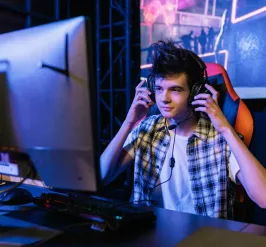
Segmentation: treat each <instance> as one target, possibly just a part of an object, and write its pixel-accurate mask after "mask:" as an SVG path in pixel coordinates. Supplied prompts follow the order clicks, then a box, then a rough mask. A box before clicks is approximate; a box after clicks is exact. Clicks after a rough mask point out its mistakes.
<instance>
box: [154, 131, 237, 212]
mask: <svg viewBox="0 0 266 247" xmlns="http://www.w3.org/2000/svg"><path fill="white" fill-rule="evenodd" d="M169 132H170V136H171V143H170V146H169V149H168V151H167V154H166V158H165V161H164V164H163V167H162V171H161V174H160V181H158V182H157V184H159V183H161V182H164V181H167V180H168V179H169V177H170V173H171V168H170V165H169V161H170V158H171V157H172V148H173V141H174V130H169ZM188 138H189V137H187V136H180V135H177V134H176V137H175V145H174V152H173V155H174V158H175V166H174V168H173V170H172V176H171V179H170V180H169V181H168V182H166V183H163V184H161V185H159V186H158V187H157V188H156V189H155V191H154V193H153V196H152V199H153V200H155V201H157V202H158V204H159V205H158V206H161V207H163V208H165V209H169V210H176V211H180V212H186V213H193V214H196V212H195V210H194V205H193V200H192V191H191V185H190V182H189V173H188V163H187V153H186V147H187V142H188ZM238 171H239V166H238V163H237V161H236V159H235V157H234V155H233V154H232V153H231V155H230V159H229V177H230V179H231V180H232V181H233V182H236V174H237V172H238Z"/></svg>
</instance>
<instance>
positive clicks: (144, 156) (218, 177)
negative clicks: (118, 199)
mask: <svg viewBox="0 0 266 247" xmlns="http://www.w3.org/2000/svg"><path fill="white" fill-rule="evenodd" d="M165 123H166V119H165V118H163V117H162V116H161V115H154V116H151V117H149V118H147V119H145V120H143V121H142V122H140V123H139V124H138V126H136V128H134V129H133V131H132V135H131V140H129V143H130V144H131V145H132V148H133V152H134V186H133V197H134V201H140V200H150V198H151V196H152V193H153V191H154V187H155V186H156V184H157V182H158V181H159V176H160V172H161V170H162V166H163V164H164V159H165V156H166V153H167V150H168V148H169V145H170V135H169V132H168V130H167V128H166V124H165ZM186 151H187V155H188V171H189V176H190V181H188V182H190V183H191V189H192V194H193V196H192V198H193V203H194V208H195V211H196V212H197V214H199V215H207V216H210V217H216V218H233V205H234V199H235V184H234V183H233V182H232V181H231V180H230V178H229V176H228V174H229V173H228V164H229V157H230V154H231V151H230V148H229V146H228V144H227V143H226V141H225V139H224V138H223V136H222V135H221V134H220V133H219V132H217V131H216V129H215V128H214V126H213V125H212V124H211V122H210V120H207V119H205V118H203V117H201V118H200V119H199V121H198V125H197V127H196V129H195V131H194V132H193V134H192V136H191V137H189V139H188V144H187V149H186Z"/></svg>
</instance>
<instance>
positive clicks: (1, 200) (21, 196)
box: [0, 188, 33, 205]
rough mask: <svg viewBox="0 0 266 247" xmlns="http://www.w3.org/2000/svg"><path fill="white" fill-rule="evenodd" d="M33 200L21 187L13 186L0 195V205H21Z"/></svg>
mask: <svg viewBox="0 0 266 247" xmlns="http://www.w3.org/2000/svg"><path fill="white" fill-rule="evenodd" d="M31 202H33V196H32V194H31V193H30V192H29V191H28V190H26V189H22V188H15V189H13V190H11V191H9V192H6V193H5V194H4V195H3V196H1V197H0V205H1V204H2V205H23V204H27V203H31Z"/></svg>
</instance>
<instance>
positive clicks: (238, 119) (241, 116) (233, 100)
mask: <svg viewBox="0 0 266 247" xmlns="http://www.w3.org/2000/svg"><path fill="white" fill-rule="evenodd" d="M206 66H207V72H208V76H210V77H211V76H215V75H219V74H221V75H222V77H223V80H224V83H225V86H226V90H227V93H228V95H229V98H230V100H228V101H229V103H228V104H223V106H224V109H223V113H226V112H228V109H229V111H230V109H231V106H232V105H238V107H237V109H236V110H235V111H231V112H233V115H235V121H234V124H233V125H232V126H233V127H234V129H235V131H236V132H237V133H238V134H240V135H241V136H242V137H243V138H244V140H243V141H244V143H245V144H246V146H247V147H249V145H250V142H251V139H252V135H253V130H254V123H253V118H252V115H251V113H250V111H249V109H248V107H247V106H246V105H245V103H244V102H243V101H242V100H241V99H240V97H239V96H238V95H237V93H236V91H235V90H234V88H233V86H232V84H231V81H230V79H229V76H228V74H227V72H226V70H225V69H224V67H222V66H221V65H220V64H216V63H206ZM227 119H228V118H227ZM244 201H245V192H244V188H243V186H242V185H238V186H237V187H236V205H235V212H236V216H235V219H236V220H244V218H245V212H244V210H243V206H241V204H243V203H244Z"/></svg>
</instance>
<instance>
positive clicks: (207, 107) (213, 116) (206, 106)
mask: <svg viewBox="0 0 266 247" xmlns="http://www.w3.org/2000/svg"><path fill="white" fill-rule="evenodd" d="M205 87H206V88H207V89H208V90H209V91H210V92H211V94H212V95H210V94H207V93H202V94H198V95H196V96H195V97H194V101H193V102H192V105H197V107H196V108H195V111H201V112H205V113H206V114H207V115H208V116H209V118H210V120H211V122H212V124H213V126H214V127H215V129H216V130H217V131H218V132H220V133H221V134H222V133H224V132H225V131H226V130H228V129H229V128H231V125H230V124H229V122H228V121H227V119H226V117H225V116H224V114H223V112H222V111H221V109H220V107H219V105H218V97H219V93H218V92H217V91H216V90H215V89H214V88H213V87H212V86H210V85H208V84H205Z"/></svg>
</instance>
